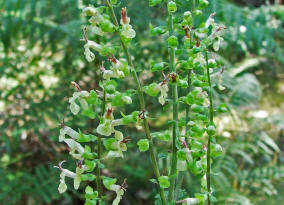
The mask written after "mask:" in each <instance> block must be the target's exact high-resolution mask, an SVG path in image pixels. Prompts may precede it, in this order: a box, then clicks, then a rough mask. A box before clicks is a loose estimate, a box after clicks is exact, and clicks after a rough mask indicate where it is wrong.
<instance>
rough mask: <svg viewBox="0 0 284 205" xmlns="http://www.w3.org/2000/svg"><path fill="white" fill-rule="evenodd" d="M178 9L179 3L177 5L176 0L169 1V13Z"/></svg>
mask: <svg viewBox="0 0 284 205" xmlns="http://www.w3.org/2000/svg"><path fill="white" fill-rule="evenodd" d="M176 11H177V5H176V3H175V2H174V1H170V2H169V3H168V12H169V13H174V12H176Z"/></svg>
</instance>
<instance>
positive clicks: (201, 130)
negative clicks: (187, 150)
mask: <svg viewBox="0 0 284 205" xmlns="http://www.w3.org/2000/svg"><path fill="white" fill-rule="evenodd" d="M191 130H192V131H193V132H196V133H198V134H200V135H201V134H203V133H204V132H205V130H204V128H202V127H200V126H199V125H194V126H193V127H192V128H191Z"/></svg>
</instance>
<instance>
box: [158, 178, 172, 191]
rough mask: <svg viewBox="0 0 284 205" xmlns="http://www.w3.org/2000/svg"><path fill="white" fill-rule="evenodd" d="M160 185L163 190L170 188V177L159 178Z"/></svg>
mask: <svg viewBox="0 0 284 205" xmlns="http://www.w3.org/2000/svg"><path fill="white" fill-rule="evenodd" d="M158 181H159V184H160V187H161V188H164V189H166V188H169V186H170V181H169V177H168V176H160V177H159V178H158Z"/></svg>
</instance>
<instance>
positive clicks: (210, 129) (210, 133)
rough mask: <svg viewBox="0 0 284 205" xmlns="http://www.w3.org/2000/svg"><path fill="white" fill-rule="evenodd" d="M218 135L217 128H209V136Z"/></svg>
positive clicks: (210, 126)
mask: <svg viewBox="0 0 284 205" xmlns="http://www.w3.org/2000/svg"><path fill="white" fill-rule="evenodd" d="M215 133H216V128H215V126H214V125H209V126H208V127H207V134H208V135H209V136H212V135H214V134H215Z"/></svg>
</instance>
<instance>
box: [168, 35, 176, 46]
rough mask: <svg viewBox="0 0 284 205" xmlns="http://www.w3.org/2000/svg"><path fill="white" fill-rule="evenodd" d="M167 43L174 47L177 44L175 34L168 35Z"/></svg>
mask: <svg viewBox="0 0 284 205" xmlns="http://www.w3.org/2000/svg"><path fill="white" fill-rule="evenodd" d="M168 45H169V47H171V48H176V47H177V46H178V38H177V37H176V36H170V37H169V38H168Z"/></svg>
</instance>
